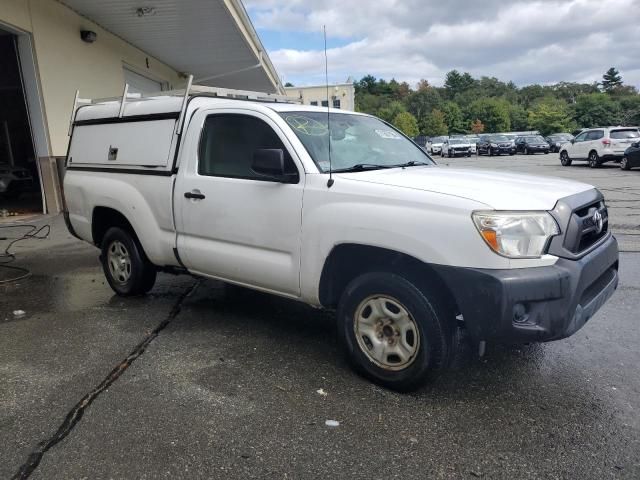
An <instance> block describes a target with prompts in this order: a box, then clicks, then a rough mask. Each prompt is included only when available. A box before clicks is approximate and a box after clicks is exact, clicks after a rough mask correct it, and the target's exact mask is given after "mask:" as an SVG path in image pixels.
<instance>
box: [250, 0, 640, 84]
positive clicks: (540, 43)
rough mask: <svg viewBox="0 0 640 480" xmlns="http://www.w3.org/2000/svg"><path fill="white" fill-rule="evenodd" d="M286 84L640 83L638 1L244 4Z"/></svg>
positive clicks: (279, 0) (305, 0)
mask: <svg viewBox="0 0 640 480" xmlns="http://www.w3.org/2000/svg"><path fill="white" fill-rule="evenodd" d="M244 3H245V6H246V7H247V10H248V12H249V15H250V17H251V19H252V20H253V22H254V25H255V26H256V29H257V30H258V33H259V34H260V37H261V39H262V41H263V43H264V45H265V47H266V48H267V50H268V51H269V55H270V57H271V59H272V61H273V63H274V64H275V66H276V68H277V69H278V71H279V73H280V75H281V76H282V77H283V79H284V81H285V82H291V83H293V84H295V85H310V84H317V83H323V82H324V56H323V51H322V48H323V39H322V25H324V24H326V26H327V36H328V46H329V50H328V57H329V76H330V81H332V82H335V81H344V80H346V78H347V77H348V76H352V77H354V78H360V77H362V76H364V75H366V74H367V73H371V74H372V75H374V76H376V77H382V78H386V79H390V78H392V77H395V78H396V79H397V80H400V81H407V82H409V83H411V84H415V83H416V82H417V81H418V80H420V79H421V78H426V79H427V80H429V82H430V83H431V84H434V85H442V83H443V78H444V75H445V73H446V72H447V71H449V70H451V69H454V68H455V69H458V70H460V71H468V72H470V73H472V74H473V75H474V76H480V75H488V76H495V77H498V78H500V79H501V80H505V81H508V80H513V81H514V82H515V83H516V84H518V85H527V84H531V83H555V82H558V81H562V80H564V81H576V82H592V81H596V80H600V79H601V77H602V74H603V73H604V72H605V71H606V70H607V69H608V68H609V67H610V66H615V67H617V68H618V69H619V70H620V72H621V74H622V76H623V80H624V81H625V83H627V84H632V85H635V86H637V87H640V0H539V1H520V0H482V1H477V0H476V1H471V0H439V1H433V0H245V1H244Z"/></svg>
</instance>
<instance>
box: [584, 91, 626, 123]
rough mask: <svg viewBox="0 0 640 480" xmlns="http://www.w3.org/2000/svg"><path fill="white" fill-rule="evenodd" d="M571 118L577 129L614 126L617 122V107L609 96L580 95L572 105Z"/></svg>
mask: <svg viewBox="0 0 640 480" xmlns="http://www.w3.org/2000/svg"><path fill="white" fill-rule="evenodd" d="M573 111H574V113H573V118H574V119H575V121H576V122H577V124H578V126H579V127H586V128H589V127H598V126H605V125H614V124H616V123H617V122H618V115H619V105H618V103H616V102H614V101H613V100H612V98H611V96H609V95H604V94H602V93H591V94H589V95H580V96H579V97H578V99H577V100H576V103H575V105H573Z"/></svg>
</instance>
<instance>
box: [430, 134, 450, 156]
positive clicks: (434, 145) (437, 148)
mask: <svg viewBox="0 0 640 480" xmlns="http://www.w3.org/2000/svg"><path fill="white" fill-rule="evenodd" d="M448 138H449V137H433V138H432V139H431V144H430V145H429V151H430V152H431V153H432V154H438V153H441V152H442V144H443V143H444V142H445V140H447V139H448Z"/></svg>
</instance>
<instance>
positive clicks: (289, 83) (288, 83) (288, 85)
mask: <svg viewBox="0 0 640 480" xmlns="http://www.w3.org/2000/svg"><path fill="white" fill-rule="evenodd" d="M284 86H285V87H294V86H295V85H294V84H293V83H291V82H287V83H285V84H284Z"/></svg>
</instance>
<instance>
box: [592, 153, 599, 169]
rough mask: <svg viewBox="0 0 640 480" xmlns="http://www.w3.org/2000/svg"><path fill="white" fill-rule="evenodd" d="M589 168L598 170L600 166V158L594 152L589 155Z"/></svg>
mask: <svg viewBox="0 0 640 480" xmlns="http://www.w3.org/2000/svg"><path fill="white" fill-rule="evenodd" d="M589 166H590V167H591V168H598V167H599V166H600V157H599V156H598V152H596V151H595V150H593V151H592V152H591V153H590V154H589Z"/></svg>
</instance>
